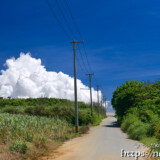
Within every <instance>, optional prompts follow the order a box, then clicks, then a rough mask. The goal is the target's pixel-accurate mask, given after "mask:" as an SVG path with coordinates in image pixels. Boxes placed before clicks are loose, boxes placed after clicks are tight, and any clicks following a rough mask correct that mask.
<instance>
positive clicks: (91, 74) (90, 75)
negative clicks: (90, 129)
mask: <svg viewBox="0 0 160 160" xmlns="http://www.w3.org/2000/svg"><path fill="white" fill-rule="evenodd" d="M86 75H87V76H89V83H90V101H91V115H92V117H93V103H92V84H91V77H92V76H93V75H94V73H89V74H86Z"/></svg>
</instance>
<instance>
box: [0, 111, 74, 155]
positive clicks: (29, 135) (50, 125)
mask: <svg viewBox="0 0 160 160" xmlns="http://www.w3.org/2000/svg"><path fill="white" fill-rule="evenodd" d="M73 133H74V132H73V126H72V125H71V124H69V123H67V122H66V121H64V120H60V119H59V118H57V117H55V118H53V117H52V118H47V117H39V116H28V115H19V114H16V115H15V114H9V113H3V114H0V143H1V144H3V145H4V146H5V147H4V150H2V151H5V150H8V151H10V152H11V153H13V154H15V153H19V154H23V155H25V154H26V155H29V154H31V153H32V151H33V150H38V149H40V150H41V149H43V150H44V149H47V148H48V146H49V144H51V143H53V142H54V141H64V140H66V139H67V137H68V136H71V135H72V134H73Z"/></svg>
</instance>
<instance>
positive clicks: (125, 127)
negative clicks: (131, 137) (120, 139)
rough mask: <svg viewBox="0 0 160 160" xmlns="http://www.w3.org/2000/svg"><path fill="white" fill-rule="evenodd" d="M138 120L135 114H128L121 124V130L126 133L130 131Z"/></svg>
mask: <svg viewBox="0 0 160 160" xmlns="http://www.w3.org/2000/svg"><path fill="white" fill-rule="evenodd" d="M137 120H138V117H137V116H135V115H134V114H128V115H127V116H125V117H124V119H123V122H122V124H121V129H122V130H123V131H124V132H126V131H127V130H128V128H129V127H130V126H131V125H132V124H133V123H134V122H135V121H137Z"/></svg>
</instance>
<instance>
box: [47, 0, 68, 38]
mask: <svg viewBox="0 0 160 160" xmlns="http://www.w3.org/2000/svg"><path fill="white" fill-rule="evenodd" d="M46 3H47V5H48V7H49V9H50V10H51V12H52V15H53V16H54V18H55V19H56V21H57V22H58V24H59V26H60V27H61V29H62V30H63V32H64V33H65V35H66V36H67V38H68V39H69V40H71V37H70V36H69V34H68V33H67V32H66V30H65V29H64V27H63V25H62V24H61V22H60V20H59V19H58V17H57V15H56V13H55V11H54V9H53V8H52V6H51V4H50V3H49V1H48V0H46Z"/></svg>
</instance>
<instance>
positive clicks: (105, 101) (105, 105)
mask: <svg viewBox="0 0 160 160" xmlns="http://www.w3.org/2000/svg"><path fill="white" fill-rule="evenodd" d="M106 101H107V98H105V108H106V113H107V107H106ZM106 113H105V114H106Z"/></svg>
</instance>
